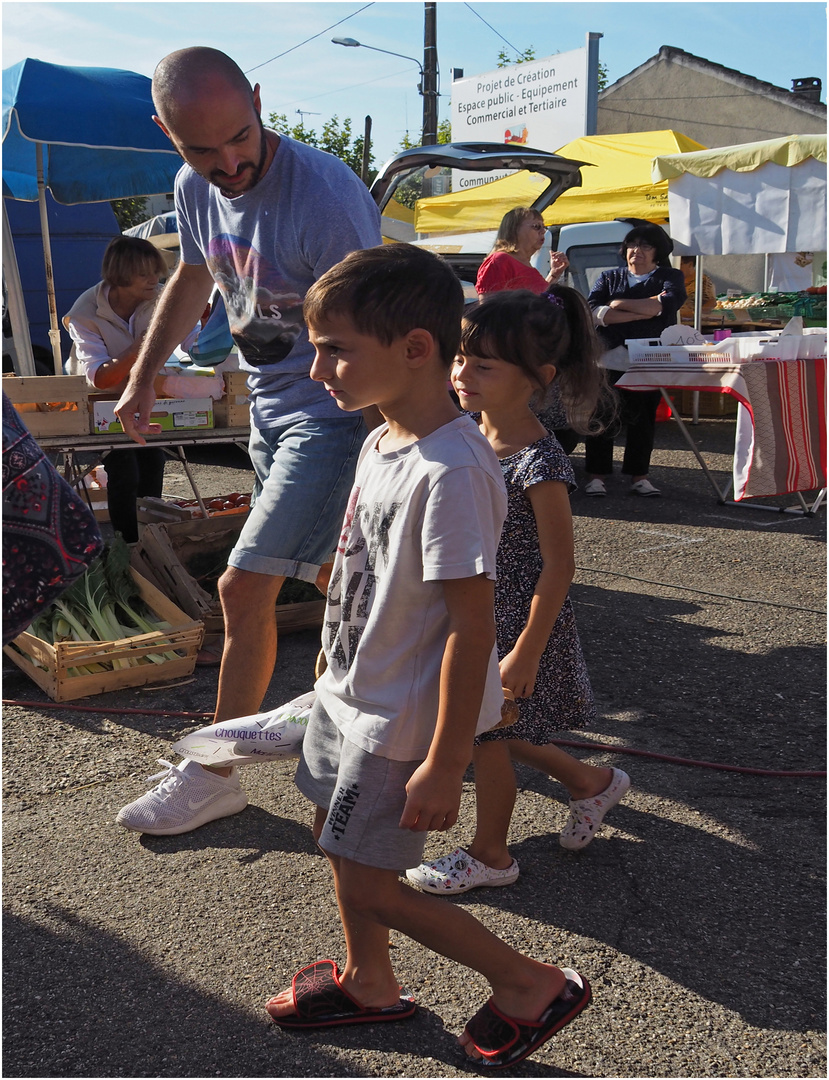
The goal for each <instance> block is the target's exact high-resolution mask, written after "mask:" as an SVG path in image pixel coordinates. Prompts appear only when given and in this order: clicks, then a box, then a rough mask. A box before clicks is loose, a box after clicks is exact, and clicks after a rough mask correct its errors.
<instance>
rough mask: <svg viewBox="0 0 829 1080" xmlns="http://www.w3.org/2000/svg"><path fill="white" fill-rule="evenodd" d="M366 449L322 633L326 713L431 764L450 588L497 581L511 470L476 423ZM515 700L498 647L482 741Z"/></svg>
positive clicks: (400, 755) (375, 742) (349, 733)
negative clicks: (509, 698)
mask: <svg viewBox="0 0 829 1080" xmlns="http://www.w3.org/2000/svg"><path fill="white" fill-rule="evenodd" d="M386 430H387V428H386V427H385V426H384V427H382V428H378V429H377V430H376V431H374V432H372V434H371V435H370V436H369V437H368V439H367V440H366V442H365V444H364V446H363V449H362V452H361V456H360V460H359V463H358V465H357V474H356V477H355V481H354V487H353V488H352V492H351V498H350V500H349V506H348V510H347V512H346V516H345V521H344V523H343V531H342V535H341V537H340V541H339V544H338V548H337V555H336V559H335V562H334V570H333V573H332V576H331V584H330V586H329V590H328V602H327V606H326V613H325V625H324V627H323V648H324V650H325V655H326V658H327V661H328V668H327V670H326V671H325V672H324V674H323V675H322V676H321V677H320V678H319V680H318V681H317V684H316V690H317V695H318V697H319V700H320V704H321V705H322V706H323V707H324V708H325V710H326V712H327V713H328V715H329V716H330V717H331V719H332V720H333V722H334V724H335V725H336V726H337V728H338V729H339V730H340V731H341V733H342V735H343V737H344V738H346V739H349V740H350V741H352V742H354V743H356V744H357V745H358V746H360V747H362V748H363V749H364V750H366V751H368V752H369V753H372V754H377V755H378V756H380V757H387V758H392V759H394V760H396V761H422V760H423V759H424V758H425V757H426V754H427V753H428V750H429V746H430V744H431V741H432V736H433V734H434V730H435V723H436V720H437V709H438V699H439V689H440V668H441V663H442V660H443V654H444V649H445V646H446V638H447V631H448V613H447V610H446V606H445V603H444V599H443V587H442V584H441V582H442V581H446V580H453V579H460V578H467V577H477V576H478V575H480V574H485V575H486V576H487V577H488V578H490V579H493V580H494V578H495V555H496V551H497V548H498V541H499V539H500V535H501V527H502V525H503V523H504V518H505V516H506V509H507V501H506V491H505V488H504V480H503V476H502V473H501V466H500V464H499V462H498V459H497V457H496V456H495V453H494V452H493V450H492V448H491V447H490V445H489V443H488V442H487V441H486V439H485V438H484V437H483V435H482V434H481V433H480V431H479V430H478V427H477V425H476V424H475V422H474V421H473V420H471V419H470V418H469V417H468V416H461V417H458V419H456V420H452V421H451V422H450V423H448V424H445V425H443V426H442V427H440V428H438V429H437V430H436V431H434V432H432V433H431V434H430V435H427V436H426V437H425V438H423V439H420V440H419V441H418V442H415V443H412V444H411V445H409V446H406V447H404V448H403V449H401V450H396V451H394V452H392V453H389V454H383V453H380V452H379V451H378V450H377V449H376V447H377V442H378V440H379V438H380V436H381V435H383V433H384V432H385V431H386ZM503 700H504V696H503V690H502V687H501V677H500V673H499V670H498V659H497V654H496V650H495V648H494V647H493V650H492V655H491V656H490V662H489V668H488V671H487V678H486V685H485V690H484V697H483V703H482V707H481V712H480V717H479V720H478V727H477V730H476V733H477V734H480V732H481V731H486V730H488V729H489V728H491V727H494V726H495V724H497V723H498V721H499V719H500V716H501V706H502V704H503Z"/></svg>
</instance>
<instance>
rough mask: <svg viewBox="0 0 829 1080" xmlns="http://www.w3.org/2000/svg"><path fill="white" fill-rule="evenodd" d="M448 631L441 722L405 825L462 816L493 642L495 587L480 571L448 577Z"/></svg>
mask: <svg viewBox="0 0 829 1080" xmlns="http://www.w3.org/2000/svg"><path fill="white" fill-rule="evenodd" d="M442 584H443V594H444V599H445V601H446V608H447V611H448V612H449V633H448V635H447V638H446V648H445V649H444V652H443V662H442V664H441V669H440V700H439V702H438V715H437V724H436V726H435V733H434V735H433V737H432V744H431V746H430V748H429V753H428V754H427V756H426V760H425V761H424V762H423V764H422V765H420V766H419V767H418V768H417V769H416V770H415V771H414V773H413V774H412V777H411V779H410V780H409V782H408V784H407V785H406V794H407V799H406V806H405V809H404V811H403V816H402V817H401V819H400V828H401V829H414V830H415V831H417V832H426V831H428V830H430V829H435V830H443V829H450V828H451V827H452V826H453V825H454V824H455V822H456V821H457V820H458V809H459V807H460V801H461V790H462V786H463V777H464V773H465V772H466V769H467V767H468V766H469V763H470V761H471V760H472V743H473V740H474V738H475V728H476V727H477V724H478V717H479V714H480V710H481V701H482V700H483V693H484V685H485V683H486V674H487V669H488V667H489V660H490V656H491V655H492V649H493V646H494V645H495V608H494V605H495V585H494V582H492V581H490V580H489V579H488V578H486V577H484V576H483V575H480V576H478V577H474V578H459V579H457V580H451V581H444V582H443V583H442Z"/></svg>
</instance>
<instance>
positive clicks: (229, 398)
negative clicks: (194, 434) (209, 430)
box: [213, 371, 250, 428]
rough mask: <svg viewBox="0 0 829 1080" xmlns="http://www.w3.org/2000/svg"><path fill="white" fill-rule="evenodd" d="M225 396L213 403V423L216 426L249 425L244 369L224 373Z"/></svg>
mask: <svg viewBox="0 0 829 1080" xmlns="http://www.w3.org/2000/svg"><path fill="white" fill-rule="evenodd" d="M224 380H225V396H224V397H223V398H221V399H220V400H219V401H215V402H214V403H213V424H214V426H215V427H217V428H233V427H250V399H249V398H248V387H247V374H246V373H245V372H244V371H226V372H225V373H224Z"/></svg>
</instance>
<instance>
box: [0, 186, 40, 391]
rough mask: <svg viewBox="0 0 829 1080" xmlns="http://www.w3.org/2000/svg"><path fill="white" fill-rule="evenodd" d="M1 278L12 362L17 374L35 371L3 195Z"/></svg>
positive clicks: (28, 373)
mask: <svg viewBox="0 0 829 1080" xmlns="http://www.w3.org/2000/svg"><path fill="white" fill-rule="evenodd" d="M3 279H4V284H5V290H4V295H5V300H6V306H7V307H8V310H9V321H10V322H11V327H12V343H13V345H14V358H13V366H14V370H15V373H16V374H17V375H36V374H37V371H36V370H35V360H34V355H33V354H32V339H31V337H30V335H29V322H28V319H27V318H26V301H25V299H24V297H23V286H22V285H21V284H20V271H19V269H18V266H17V255H16V254H15V250H14V240H13V239H12V230H11V225H10V224H9V215H8V213H7V212H6V200H5V199H3Z"/></svg>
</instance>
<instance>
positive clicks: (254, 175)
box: [200, 117, 268, 199]
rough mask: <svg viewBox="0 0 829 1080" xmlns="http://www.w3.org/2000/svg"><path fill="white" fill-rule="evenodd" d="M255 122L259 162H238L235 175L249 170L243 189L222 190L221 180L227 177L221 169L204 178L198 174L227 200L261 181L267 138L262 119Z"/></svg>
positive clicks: (266, 152)
mask: <svg viewBox="0 0 829 1080" xmlns="http://www.w3.org/2000/svg"><path fill="white" fill-rule="evenodd" d="M257 120H258V121H259V136H260V144H259V161H258V162H257V163H256V164H254V163H253V162H252V161H243V162H240V163H239V166H238V167H237V170H236V171H237V173H238V172H239V171H240V170H242V169H249V170H250V175H249V178H248V182H247V184H246V186H245V187H243V188H236V189H235V190H232V191H231V190H228V189H227V188H224V187H223V186H222V178H223V177H225V176H227V173H224V172H222V171H221V169H216V170H214V171H213V172H212V173H210V175H209V176H205V175H204V173H200V175H201V176H202V177H204V179H205V180H207V182H208V183H209V184H212V185H213V186H214V187H217V188H218V189H219V191H221V193H222V195H225V196H226V197H227V198H229V199H232V198H233V197H234V196H235V195H242V194H244V192H246V191H250V189H251V188H254V187H256V185H257V184H258V183H259V181H260V180H261V179H262V172H263V170H264V168H265V158H266V157H267V156H268V137H267V135H266V134H265V125H264V124H263V123H262V118H261V117H257Z"/></svg>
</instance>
